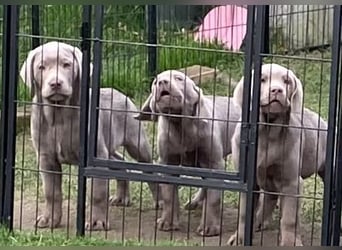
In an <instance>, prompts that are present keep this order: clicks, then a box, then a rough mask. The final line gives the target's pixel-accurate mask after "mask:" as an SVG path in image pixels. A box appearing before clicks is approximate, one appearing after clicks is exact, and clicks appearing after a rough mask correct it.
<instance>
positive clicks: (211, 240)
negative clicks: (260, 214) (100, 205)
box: [14, 200, 321, 246]
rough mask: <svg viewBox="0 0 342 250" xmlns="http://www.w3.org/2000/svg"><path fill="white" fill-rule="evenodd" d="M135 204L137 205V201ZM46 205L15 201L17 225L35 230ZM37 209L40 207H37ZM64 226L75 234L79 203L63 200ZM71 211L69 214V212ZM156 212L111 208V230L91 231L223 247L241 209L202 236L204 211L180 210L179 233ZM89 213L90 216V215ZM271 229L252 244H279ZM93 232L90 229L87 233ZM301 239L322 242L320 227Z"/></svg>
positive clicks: (306, 242)
mask: <svg viewBox="0 0 342 250" xmlns="http://www.w3.org/2000/svg"><path fill="white" fill-rule="evenodd" d="M135 206H137V205H136V204H135ZM43 207H44V204H43V203H41V202H39V203H38V204H37V203H36V201H34V200H32V201H29V200H25V201H22V202H21V201H20V200H19V201H16V202H15V215H14V221H15V222H14V227H15V228H17V229H21V230H25V231H34V230H35V229H34V222H35V218H36V216H37V214H39V212H40V211H42V209H43ZM37 208H38V209H37ZM87 210H88V209H87ZM63 211H64V214H63V218H62V225H61V226H60V228H58V229H54V231H55V232H62V233H65V234H68V235H69V236H74V235H75V232H76V230H75V224H76V202H75V201H71V202H68V201H64V204H63ZM66 211H68V213H67V212H66ZM157 212H160V211H156V210H154V209H149V208H143V209H142V211H140V210H139V208H136V207H126V208H118V207H110V209H109V219H110V222H111V227H112V229H111V230H109V231H107V232H92V233H91V235H94V236H95V235H96V236H97V237H98V236H101V237H103V238H106V239H108V240H116V241H121V240H135V241H143V242H152V243H153V242H156V243H157V242H158V241H163V242H165V241H169V240H176V241H181V242H184V241H187V242H189V243H196V244H198V245H205V246H221V245H223V246H224V245H225V244H226V242H227V240H228V238H229V237H230V235H231V234H233V233H234V231H235V230H236V228H237V224H238V223H237V215H238V210H237V209H232V208H229V207H225V209H224V212H223V225H222V231H223V232H222V235H221V237H220V236H216V237H206V238H204V237H201V236H198V235H197V234H196V233H195V230H196V228H197V226H198V225H199V222H200V217H201V210H196V211H191V212H190V213H189V212H188V211H185V210H184V209H181V220H180V221H181V229H180V230H179V231H176V232H173V233H171V232H162V231H159V230H157V228H156V223H155V222H156V219H157V218H158V216H157ZM87 216H88V215H87ZM273 223H274V224H272V225H270V228H269V229H267V230H264V231H262V232H255V233H254V239H253V245H258V246H260V245H263V246H276V245H278V235H279V230H278V225H277V224H276V223H277V221H274V222H273ZM38 230H39V231H47V232H49V231H51V229H38ZM89 234H90V233H89V232H87V235H89ZM301 234H302V239H303V243H304V245H306V246H308V245H315V246H318V245H320V234H321V231H320V226H319V225H314V226H312V225H311V224H305V223H303V225H302V232H301Z"/></svg>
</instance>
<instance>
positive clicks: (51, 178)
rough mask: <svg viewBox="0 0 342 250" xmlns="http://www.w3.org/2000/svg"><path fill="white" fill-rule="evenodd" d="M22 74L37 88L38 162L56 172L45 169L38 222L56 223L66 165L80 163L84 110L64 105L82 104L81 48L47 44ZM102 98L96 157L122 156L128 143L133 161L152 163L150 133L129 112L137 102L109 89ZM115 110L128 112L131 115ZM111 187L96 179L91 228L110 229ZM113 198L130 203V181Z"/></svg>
mask: <svg viewBox="0 0 342 250" xmlns="http://www.w3.org/2000/svg"><path fill="white" fill-rule="evenodd" d="M91 68H92V65H91ZM90 72H92V70H90ZM20 76H21V78H22V79H23V81H24V82H25V83H26V84H27V85H28V86H29V87H31V86H32V88H33V89H32V91H33V94H34V97H33V102H34V103H38V104H33V105H32V114H31V136H32V139H33V146H34V148H35V150H36V154H37V160H38V162H39V166H40V168H41V169H42V170H43V171H54V172H56V173H47V172H45V173H41V176H42V179H43V188H44V194H45V203H46V208H45V211H44V212H43V214H42V215H40V216H38V218H37V221H36V223H37V226H38V227H49V226H50V227H57V226H59V225H60V222H61V217H62V189H61V185H62V182H61V179H62V175H61V174H60V173H59V172H61V171H62V169H61V164H74V165H77V164H78V161H79V146H80V145H79V123H80V121H79V119H80V116H79V115H80V114H79V109H77V108H76V109H75V108H70V107H63V105H71V106H79V102H80V80H81V76H82V52H81V51H80V50H79V49H78V48H76V47H73V46H71V45H69V44H65V43H62V42H55V41H53V42H48V43H45V44H43V45H41V46H39V47H37V48H36V49H34V50H32V51H30V52H29V54H28V56H27V59H26V60H25V62H24V64H23V65H22V68H21V71H20ZM99 98H100V99H99V100H100V102H99V107H100V111H99V120H98V136H97V157H100V158H106V159H108V158H112V159H119V160H120V159H121V157H120V155H118V153H117V152H116V150H117V149H118V147H119V146H124V147H125V148H126V150H127V152H128V153H129V154H130V155H131V156H132V157H133V158H134V159H136V160H138V161H140V162H152V156H151V148H150V145H149V143H148V141H147V138H146V134H145V132H144V130H143V128H142V127H141V128H140V126H139V122H138V121H137V120H135V119H134V118H133V113H130V111H137V108H136V107H135V105H134V104H133V102H132V101H131V100H130V99H129V98H127V97H126V96H124V95H123V94H122V93H120V92H118V91H116V90H115V89H110V88H102V89H101V91H100V96H99ZM41 104H44V106H42V105H41ZM49 104H60V105H62V106H61V107H56V106H55V107H53V106H51V105H49ZM101 109H105V110H101ZM110 110H127V113H126V112H115V111H110ZM126 128H127V129H126ZM107 185H108V180H104V179H98V178H94V185H93V197H92V201H91V204H92V220H91V221H89V222H87V223H86V229H88V230H108V229H109V227H110V226H109V223H108V222H107V223H106V209H107V199H108V193H107ZM149 186H150V189H151V191H152V193H153V197H154V198H156V195H157V194H156V191H157V190H156V189H155V187H157V186H156V185H155V184H152V183H150V184H149ZM110 202H111V203H112V204H115V205H128V203H129V182H128V181H117V195H116V197H114V198H111V199H110Z"/></svg>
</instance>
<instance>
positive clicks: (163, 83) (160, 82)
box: [158, 80, 169, 86]
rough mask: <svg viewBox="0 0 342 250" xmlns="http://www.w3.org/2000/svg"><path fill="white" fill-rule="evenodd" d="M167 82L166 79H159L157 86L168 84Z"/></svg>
mask: <svg viewBox="0 0 342 250" xmlns="http://www.w3.org/2000/svg"><path fill="white" fill-rule="evenodd" d="M168 84H169V81H168V80H160V81H158V85H159V86H162V85H168Z"/></svg>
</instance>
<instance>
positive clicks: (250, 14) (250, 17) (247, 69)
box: [239, 5, 255, 182]
mask: <svg viewBox="0 0 342 250" xmlns="http://www.w3.org/2000/svg"><path fill="white" fill-rule="evenodd" d="M254 22H255V6H254V5H249V6H248V10H247V32H246V48H245V64H244V82H243V86H244V87H243V100H242V114H241V140H240V159H239V172H240V176H241V181H243V182H246V181H247V177H246V172H247V171H246V170H247V169H246V168H247V150H248V147H247V146H248V133H249V113H250V105H249V103H250V100H251V93H250V89H251V72H252V62H253V50H254V48H253V43H254V35H253V34H254Z"/></svg>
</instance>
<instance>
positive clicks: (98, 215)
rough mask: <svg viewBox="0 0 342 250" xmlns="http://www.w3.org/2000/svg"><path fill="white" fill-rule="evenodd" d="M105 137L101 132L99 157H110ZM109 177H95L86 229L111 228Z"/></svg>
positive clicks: (98, 148) (98, 146)
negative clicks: (109, 217)
mask: <svg viewBox="0 0 342 250" xmlns="http://www.w3.org/2000/svg"><path fill="white" fill-rule="evenodd" d="M104 145H105V144H104V143H103V137H102V136H101V134H100V135H99V138H98V143H97V157H100V158H103V159H108V150H107V148H106V147H105V146H104ZM108 185H109V180H108V179H101V178H93V181H92V186H91V191H92V192H93V194H92V199H91V215H90V220H88V221H87V222H86V224H85V229H86V230H94V231H95V230H96V231H97V230H109V229H110V224H109V221H108V216H107V214H108V196H109V193H108Z"/></svg>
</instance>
